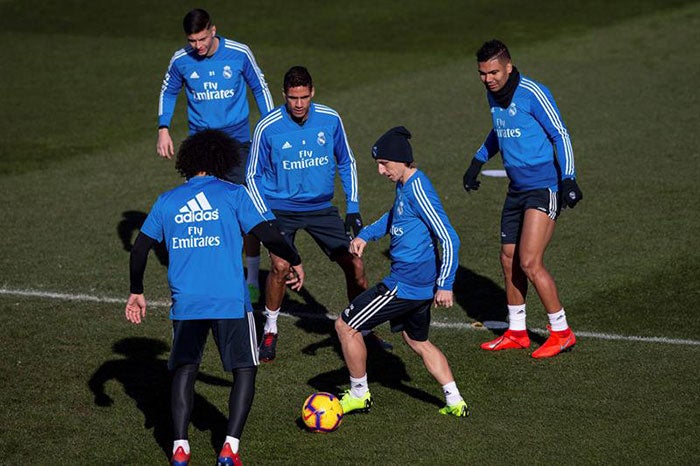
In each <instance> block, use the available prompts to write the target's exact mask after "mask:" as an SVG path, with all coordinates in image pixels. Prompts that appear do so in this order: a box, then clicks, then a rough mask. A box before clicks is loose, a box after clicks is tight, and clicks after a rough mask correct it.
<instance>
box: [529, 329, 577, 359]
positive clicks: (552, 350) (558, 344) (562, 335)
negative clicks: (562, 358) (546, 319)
mask: <svg viewBox="0 0 700 466" xmlns="http://www.w3.org/2000/svg"><path fill="white" fill-rule="evenodd" d="M547 330H549V338H547V341H545V342H544V344H543V345H542V346H540V347H539V348H537V349H536V350H535V351H534V352H533V353H532V357H533V358H537V359H540V358H551V357H552V356H556V355H557V354H559V353H561V352H562V351H566V350H568V349H569V348H571V347H572V346H574V345H575V344H576V335H574V332H572V331H571V329H570V328H567V329H566V330H561V331H558V332H557V331H554V330H552V327H550V326H549V325H547Z"/></svg>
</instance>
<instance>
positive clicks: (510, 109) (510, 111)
mask: <svg viewBox="0 0 700 466" xmlns="http://www.w3.org/2000/svg"><path fill="white" fill-rule="evenodd" d="M516 113H518V108H517V107H516V106H515V102H513V103H512V104H510V106H509V107H508V115H510V116H515V114H516Z"/></svg>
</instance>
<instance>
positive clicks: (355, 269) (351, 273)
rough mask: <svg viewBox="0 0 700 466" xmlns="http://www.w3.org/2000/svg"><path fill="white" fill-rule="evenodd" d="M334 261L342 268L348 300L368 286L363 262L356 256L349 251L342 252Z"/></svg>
mask: <svg viewBox="0 0 700 466" xmlns="http://www.w3.org/2000/svg"><path fill="white" fill-rule="evenodd" d="M336 262H337V263H338V265H339V266H340V268H341V269H343V273H344V274H345V286H346V290H347V294H348V301H352V300H353V299H355V298H356V297H357V296H359V295H360V293H362V292H363V291H365V290H366V289H367V286H368V282H367V277H366V276H365V265H364V262H363V261H362V259H361V258H359V257H358V256H356V255H354V254H350V253H348V254H342V255H341V256H339V257H338V258H337V259H336Z"/></svg>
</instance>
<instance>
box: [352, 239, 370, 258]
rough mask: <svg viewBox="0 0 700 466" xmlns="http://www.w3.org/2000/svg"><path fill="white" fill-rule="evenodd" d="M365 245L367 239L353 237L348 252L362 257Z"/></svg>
mask: <svg viewBox="0 0 700 466" xmlns="http://www.w3.org/2000/svg"><path fill="white" fill-rule="evenodd" d="M365 246H367V241H365V240H363V239H362V238H353V239H352V241H350V247H348V251H350V254H354V255H356V256H357V257H362V253H363V252H364V251H365Z"/></svg>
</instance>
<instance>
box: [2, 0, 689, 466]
mask: <svg viewBox="0 0 700 466" xmlns="http://www.w3.org/2000/svg"><path fill="white" fill-rule="evenodd" d="M258 3H264V5H258ZM375 3H376V2H368V1H364V0H363V1H358V2H353V3H352V4H351V5H344V6H343V7H340V6H337V5H340V4H335V3H333V2H326V3H321V2H301V3H296V4H293V5H290V4H287V3H282V2H242V3H241V2H237V3H236V5H235V7H234V5H226V7H224V6H222V5H221V4H215V3H211V4H206V3H205V4H204V7H206V8H209V9H210V10H211V11H212V12H213V13H214V14H215V17H216V18H217V23H218V25H219V30H220V32H221V33H223V34H224V35H227V36H231V37H233V38H235V39H239V40H242V41H244V42H246V43H248V44H249V45H250V46H251V48H252V49H253V51H254V53H255V54H256V57H257V59H258V62H259V63H260V65H261V67H262V68H263V70H264V71H265V73H266V75H267V78H268V81H269V82H270V85H271V88H272V89H273V97H274V98H275V101H276V103H281V100H280V98H279V91H277V90H276V89H278V88H279V87H280V85H281V77H282V74H283V73H284V71H285V70H286V69H287V68H288V67H289V66H291V65H293V64H297V63H303V64H307V65H308V66H309V68H310V71H311V73H312V74H313V76H314V78H315V80H316V84H317V100H318V101H319V102H323V103H326V104H329V105H332V106H333V107H335V108H336V109H337V110H338V111H339V112H340V113H341V115H342V116H343V118H344V123H345V127H346V129H347V132H348V136H349V138H350V142H351V144H352V146H353V148H354V150H355V153H356V156H357V160H358V171H359V175H360V190H361V191H360V194H361V197H362V211H363V216H364V218H365V220H366V221H369V220H371V219H373V218H376V216H378V215H380V214H381V213H382V212H383V210H385V209H386V208H388V206H389V205H390V202H391V200H392V198H393V186H392V185H390V183H388V182H387V181H386V180H384V179H381V178H380V177H379V176H377V175H376V174H375V167H374V164H373V162H372V161H371V159H370V157H369V156H368V152H369V147H370V145H371V144H372V142H374V140H375V139H376V138H377V137H378V136H379V135H380V134H382V133H383V132H384V131H385V130H386V129H388V128H389V127H390V126H394V125H397V124H403V125H406V126H407V127H408V128H409V129H410V130H411V131H412V132H413V134H414V138H413V140H412V142H413V146H414V152H415V154H416V158H417V160H418V162H419V166H420V167H421V168H422V169H424V170H425V171H426V172H427V173H428V175H429V176H430V177H431V179H432V180H433V183H434V184H435V186H436V187H437V189H438V191H439V193H440V195H441V197H442V200H443V203H444V205H445V208H446V210H447V212H448V214H449V215H450V217H451V220H452V223H453V224H454V226H455V227H456V228H457V230H458V232H459V233H460V237H461V239H462V249H461V252H460V265H461V268H460V270H459V274H458V283H457V287H456V290H455V291H456V298H457V305H456V306H455V307H453V308H452V309H450V310H439V311H436V312H435V313H434V320H435V321H437V322H441V323H447V324H460V323H466V324H469V323H471V322H473V321H474V320H475V319H477V320H486V319H487V318H494V319H495V318H503V315H504V313H503V290H502V284H501V278H500V270H499V264H498V237H497V232H498V218H499V214H500V209H501V204H502V201H503V193H504V191H505V189H506V186H505V182H504V181H503V180H499V179H493V178H489V179H484V180H483V182H482V189H481V190H479V191H478V192H477V193H472V194H470V195H467V194H466V193H464V191H463V189H462V188H461V176H462V173H463V171H464V169H465V167H466V165H467V156H470V155H471V154H472V153H473V151H474V150H475V149H476V148H477V147H478V146H479V144H481V142H482V140H483V138H484V136H485V135H486V133H487V131H488V129H489V124H490V120H489V116H488V110H487V108H486V102H485V98H484V95H483V87H482V86H481V84H480V83H479V81H478V77H477V74H476V70H475V64H474V59H473V52H474V49H475V48H476V47H477V46H478V45H479V44H480V42H482V41H483V40H485V39H488V38H491V37H493V36H499V37H501V38H503V39H504V40H505V41H506V42H507V43H509V45H510V46H511V50H512V52H513V54H514V58H515V62H516V65H517V66H518V67H519V68H520V70H521V72H523V73H524V74H526V75H529V76H531V77H533V78H535V79H537V80H540V81H542V82H543V83H545V84H546V85H547V86H548V87H549V88H550V89H551V90H552V92H553V94H554V95H555V97H556V99H557V103H558V104H559V107H560V108H561V110H562V113H563V116H564V119H565V121H566V123H567V125H568V127H569V130H570V132H571V134H572V140H573V145H574V151H575V154H576V162H577V168H578V170H579V176H580V182H581V186H582V189H583V191H584V196H585V199H584V200H583V202H582V203H581V204H580V206H578V207H577V208H576V209H575V210H574V211H572V212H568V211H567V212H565V213H564V214H563V216H562V217H561V219H560V221H559V226H558V228H557V232H556V235H555V238H554V241H553V242H552V245H551V246H550V250H549V252H548V255H547V263H548V266H549V268H550V270H551V271H552V272H553V274H554V276H555V277H556V279H557V283H558V285H559V288H560V294H561V297H562V300H563V302H564V304H565V306H566V308H567V314H568V315H569V321H570V323H571V324H572V326H573V328H574V330H578V331H581V332H586V333H587V334H592V335H595V334H602V333H606V334H614V335H622V336H642V337H661V338H667V339H681V340H694V341H696V342H697V341H698V340H700V324H699V323H698V319H697V318H696V310H695V305H696V303H697V302H698V301H700V296H699V295H700V279H698V276H700V269H699V265H698V264H700V254H699V253H698V250H699V247H700V240H698V235H697V231H698V230H700V216H699V215H698V209H697V207H696V205H697V197H698V195H699V194H700V189H698V187H697V181H696V180H697V179H698V175H699V173H698V168H699V166H700V164H699V162H700V154H699V153H698V149H697V139H698V138H697V135H696V134H697V128H698V127H700V116H699V115H700V111H699V110H700V106H699V105H698V98H697V94H696V93H695V87H696V83H697V82H698V79H699V78H700V59H698V57H700V45H699V44H700V32H698V31H700V3H698V2H687V1H686V2H683V1H676V2H670V1H669V2H655V1H651V0H646V1H637V2H632V1H620V2H599V1H588V2H576V3H575V4H571V3H570V2H560V1H556V2H530V3H527V4H519V5H518V7H517V8H516V7H514V6H513V3H512V2H504V1H498V2H495V3H494V2H491V3H489V2H483V1H469V2H457V1H452V2H448V1H442V2H430V3H428V2H418V1H408V2H404V3H403V4H401V6H400V7H398V6H397V5H394V4H391V3H381V4H380V5H376V4H375ZM105 5H106V4H102V3H101V2H92V3H88V2H77V1H66V2H48V1H37V2H32V4H31V7H30V6H28V5H27V4H25V3H22V2H18V1H7V0H5V1H0V25H1V26H2V27H1V28H0V31H1V32H0V45H2V50H3V52H2V57H3V72H2V73H0V84H1V85H2V86H1V87H2V89H3V92H2V93H0V117H2V121H3V126H2V130H0V131H2V138H0V194H2V199H3V202H2V206H1V207H0V216H1V217H0V218H2V222H1V223H0V224H1V225H2V235H0V251H2V255H0V287H2V288H3V289H6V290H30V291H44V292H58V293H67V294H73V295H78V294H80V295H89V296H97V297H102V298H109V299H113V298H117V299H119V298H125V297H126V295H127V291H128V274H127V264H128V252H127V251H126V249H127V248H128V245H129V244H130V241H131V240H132V239H133V237H134V235H135V234H136V231H137V230H136V225H138V221H139V219H142V218H143V215H144V213H145V212H147V211H148V209H149V208H150V205H151V203H152V202H153V200H154V199H155V197H156V196H157V194H158V193H160V192H161V191H163V190H165V189H169V188H170V187H172V186H173V185H174V184H176V183H178V182H179V179H178V177H177V174H176V173H175V171H174V170H173V163H172V162H171V161H161V160H159V159H158V157H157V156H156V155H155V150H154V149H155V147H154V146H155V136H156V134H155V129H154V127H155V122H156V117H155V111H156V99H157V92H158V90H159V88H160V81H161V79H162V75H163V72H164V71H165V67H166V66H167V62H168V60H169V57H170V54H172V52H173V51H174V50H175V49H176V48H177V47H179V46H181V45H182V43H183V41H182V36H181V33H180V26H179V24H180V20H181V16H182V14H183V13H184V11H185V10H186V9H187V8H189V7H190V5H189V4H186V3H185V2H179V1H178V2H169V4H168V7H167V8H164V7H163V5H162V4H161V3H160V2H152V1H151V2H133V1H126V2H120V3H119V6H105ZM239 5H240V8H242V10H243V12H242V13H239V12H238V8H239ZM174 133H175V136H176V139H177V138H182V137H184V135H185V120H184V106H183V105H182V98H181V102H180V103H179V105H178V116H177V118H176V121H175V128H174ZM490 165H491V166H488V167H487V168H497V167H498V162H497V161H495V160H494V162H492V163H491V164H490ZM299 240H300V241H299V247H300V250H301V253H302V256H303V257H304V258H305V266H306V270H307V274H308V282H307V285H306V286H305V293H304V294H303V295H301V296H300V295H296V294H290V296H289V301H288V303H287V306H286V308H285V309H286V310H287V311H290V312H293V313H313V312H316V313H319V316H318V317H317V318H315V319H310V318H302V319H299V318H295V317H285V318H283V319H282V320H281V322H280V325H281V337H280V343H279V345H280V346H279V347H280V358H279V360H278V361H276V362H275V363H273V364H270V365H264V366H263V367H261V369H260V373H259V378H258V390H257V394H256V400H255V404H254V407H253V411H252V413H251V416H250V419H249V422H248V424H247V426H246V431H245V434H244V440H243V444H242V445H243V447H242V448H243V452H244V460H245V461H246V463H248V464H293V463H294V464H296V463H300V462H306V463H310V464H348V463H361V462H364V463H370V464H377V463H384V464H405V463H418V464H427V463H432V464H516V463H518V464H638V463H645V464H698V463H699V462H700V447H698V444H697V438H698V436H699V435H700V431H699V430H700V429H698V425H699V424H700V403H699V397H698V390H697V387H698V383H699V382H700V381H699V380H698V378H699V377H698V373H699V371H698V356H699V351H700V350H699V348H700V347H699V346H697V345H687V344H686V345H676V344H664V343H654V342H639V341H625V340H603V339H600V338H594V337H587V338H581V339H580V342H579V344H578V345H577V347H576V348H575V350H574V351H573V352H571V353H568V354H564V355H562V356H560V357H557V358H555V359H552V360H548V361H534V360H532V359H531V358H529V356H528V354H527V353H525V352H516V353H506V354H495V355H494V354H486V353H483V352H480V350H478V344H479V343H480V342H481V341H484V340H486V339H487V338H490V336H491V333H490V332H488V331H476V330H466V329H464V328H462V329H457V328H444V329H435V330H433V332H432V334H431V338H432V339H433V340H434V341H435V342H436V343H437V344H438V345H439V346H441V347H442V348H443V350H444V351H445V353H446V354H447V356H448V358H449V359H450V361H451V363H452V366H453V371H454V373H455V375H456V378H457V382H458V384H459V386H460V388H461V390H462V392H463V393H464V395H465V398H466V399H467V400H468V401H469V402H470V404H471V405H472V413H473V414H472V416H471V418H469V419H449V418H445V417H442V416H439V415H438V414H437V409H438V407H439V403H440V402H441V398H442V395H441V393H440V389H439V387H438V386H437V385H436V384H435V383H434V382H433V381H432V380H431V379H430V377H429V376H428V375H427V373H426V372H425V370H424V369H423V367H422V366H421V364H420V362H419V361H418V360H417V358H416V357H415V356H414V355H412V354H410V351H409V350H408V349H407V348H406V347H404V346H402V344H401V342H400V338H399V337H398V336H397V335H388V330H387V329H386V328H384V327H382V328H381V331H382V333H383V334H384V335H386V336H387V337H388V338H389V339H390V340H391V341H392V342H393V343H394V344H395V347H396V348H395V350H394V351H393V352H391V353H380V354H376V353H375V354H373V357H372V362H371V363H370V369H369V378H370V384H371V388H372V393H373V395H374V397H375V401H376V407H375V409H374V410H373V412H372V413H371V414H369V415H366V416H362V415H353V416H348V417H347V418H346V419H345V420H344V423H343V425H342V426H341V428H340V430H339V431H338V432H336V433H333V434H330V435H312V434H307V433H306V432H303V431H302V430H300V429H299V428H298V426H297V425H296V423H295V421H296V418H297V416H298V415H299V410H300V407H301V402H302V401H303V400H304V398H305V397H306V396H307V395H308V394H309V393H311V392H312V391H314V390H337V389H339V388H341V387H343V386H345V385H346V383H347V373H346V372H345V370H344V369H343V364H342V360H341V358H340V356H339V354H338V348H337V345H335V344H334V341H333V340H332V339H331V338H329V335H330V334H331V333H332V322H331V321H330V320H328V319H324V318H323V317H322V315H323V314H325V313H326V312H330V313H331V314H337V313H338V312H339V311H340V310H342V308H343V306H344V305H345V304H346V298H345V291H344V285H343V280H342V278H341V277H340V276H339V274H338V273H337V270H336V268H335V266H334V265H333V264H331V263H329V262H328V261H327V260H325V258H323V257H322V255H321V254H320V252H319V251H318V250H317V248H316V246H315V245H314V244H313V243H312V242H311V241H310V240H308V238H306V237H305V236H300V238H299ZM387 247H388V243H387V242H386V241H382V242H380V243H378V244H372V245H370V246H369V249H368V252H367V255H366V264H367V270H368V275H369V278H370V280H371V281H376V280H378V279H380V278H381V277H382V276H383V274H384V273H385V272H386V271H387V268H388V262H387V260H386V258H385V257H384V255H383V254H384V252H385V251H386V248H387ZM263 268H264V269H265V268H266V264H263ZM146 290H147V298H149V299H151V300H153V301H165V300H166V299H167V296H168V291H167V285H166V283H165V269H164V267H163V266H162V265H161V264H160V263H159V261H158V258H157V257H156V256H155V255H154V254H152V255H151V259H150V262H149V267H148V271H147V276H146ZM530 298H531V299H530V300H529V311H528V315H529V317H528V322H529V324H530V326H531V327H533V328H544V325H545V324H546V319H545V316H544V313H543V312H542V309H541V305H540V304H539V302H538V301H537V298H536V296H535V295H534V294H533V295H532V296H531V297H530ZM122 309H123V304H121V303H119V304H116V303H96V302H89V301H85V300H73V301H71V300H60V299H49V298H39V297H22V296H18V295H16V294H0V325H1V326H2V328H3V336H2V337H1V338H0V351H1V352H2V354H3V358H1V359H0V361H1V362H0V374H1V375H2V376H3V378H4V380H5V381H4V383H3V390H2V391H0V406H2V409H0V425H2V426H3V428H2V430H0V464H8V465H9V464H12V465H15V464H27V463H30V462H31V463H36V464H50V463H55V461H54V459H55V458H56V454H57V453H56V452H62V453H61V454H62V457H61V459H60V460H59V461H58V463H60V464H104V463H108V464H157V463H160V464H163V463H164V462H165V460H166V456H165V453H164V450H167V449H168V448H169V442H170V438H169V434H168V421H167V419H168V413H167V390H168V387H167V385H168V376H167V373H166V372H165V370H164V364H165V360H166V358H167V349H168V346H169V338H170V327H169V323H168V319H167V312H166V309H165V308H164V307H162V306H161V307H159V306H153V307H152V308H151V309H150V310H149V315H148V317H147V321H146V323H145V324H144V325H141V326H132V325H128V324H127V323H126V322H125V320H124V319H123V316H122ZM538 343H539V341H538ZM125 353H126V354H125ZM202 370H203V373H204V374H205V376H204V377H203V378H202V380H201V381H200V382H199V383H198V385H197V394H198V397H197V409H196V414H195V416H194V417H193V426H192V429H191V441H192V445H193V447H194V449H195V458H194V461H193V464H210V463H211V462H212V459H213V455H214V449H215V447H218V442H219V441H220V435H221V432H222V425H223V424H222V423H223V422H224V421H223V419H224V413H226V402H227V392H228V386H227V384H228V376H227V375H226V374H224V373H223V372H222V371H221V370H220V366H219V363H218V357H217V355H216V351H215V350H214V348H213V347H210V348H208V350H207V353H206V357H205V361H204V363H203V367H202ZM212 438H213V440H212ZM213 444H214V446H213Z"/></svg>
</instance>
